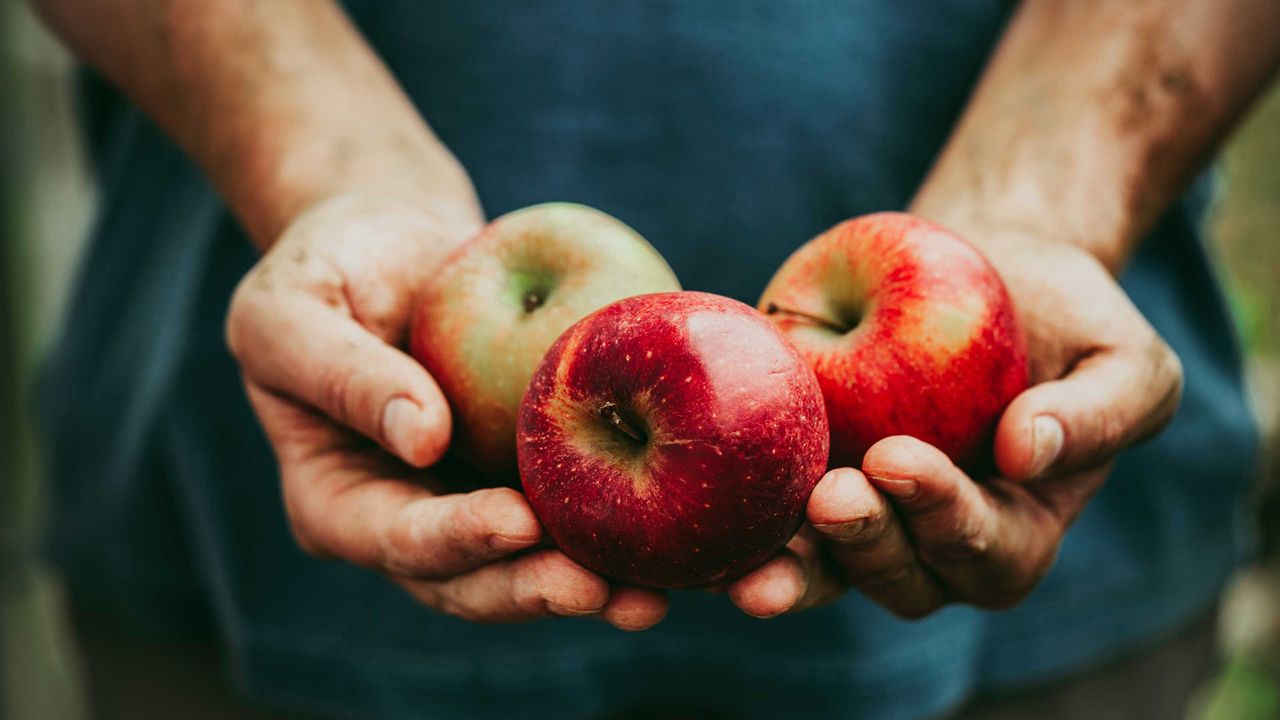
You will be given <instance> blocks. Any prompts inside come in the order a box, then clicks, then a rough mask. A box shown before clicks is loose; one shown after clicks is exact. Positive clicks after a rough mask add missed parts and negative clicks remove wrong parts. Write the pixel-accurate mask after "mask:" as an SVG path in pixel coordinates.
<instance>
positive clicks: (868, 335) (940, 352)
mask: <svg viewBox="0 0 1280 720" xmlns="http://www.w3.org/2000/svg"><path fill="white" fill-rule="evenodd" d="M760 309H761V310H762V311H764V312H765V313H767V314H768V315H769V316H770V317H771V318H772V319H773V321H774V322H775V323H777V324H778V327H780V328H781V329H782V331H783V332H784V333H786V334H787V336H788V337H789V338H790V339H791V341H792V342H793V343H795V345H796V347H797V348H799V349H800V352H801V353H802V354H803V355H804V357H805V359H806V360H808V362H809V364H810V365H811V366H812V367H813V369H814V372H815V373H816V374H817V376H818V382H819V383H820V384H821V385H822V394H823V397H824V398H825V399H826V404H827V418H828V420H829V421H830V423H831V460H832V463H834V464H836V465H855V466H856V465H858V464H860V463H861V462H862V456H863V455H864V454H865V453H866V451H867V449H868V448H869V447H871V445H872V444H874V443H875V442H876V441H878V440H880V439H882V438H885V437H889V436H890V435H912V436H914V437H917V438H919V439H921V440H924V441H926V442H928V443H931V444H932V445H935V446H936V447H938V448H939V449H940V450H942V451H943V452H945V453H946V454H947V455H948V456H949V457H950V458H951V459H952V460H953V461H955V462H956V463H957V464H959V465H960V466H961V467H963V468H965V469H969V470H979V469H982V468H986V467H988V466H989V464H990V461H991V439H992V434H993V432H994V430H995V423H996V421H997V420H998V419H999V417H1000V414H1001V412H1003V411H1004V409H1005V407H1006V406H1008V404H1009V402H1010V401H1011V400H1013V398H1014V396H1016V395H1017V394H1018V393H1020V392H1022V391H1023V390H1024V389H1025V388H1026V387H1027V354H1026V347H1025V343H1024V342H1023V339H1022V335H1021V333H1020V332H1019V330H1018V324H1017V321H1016V319H1015V317H1014V308H1013V305H1012V303H1011V302H1010V300H1009V294H1008V292H1007V291H1006V290H1005V286H1004V283H1003V282H1002V281H1001V280H1000V276H999V275H998V274H997V273H996V271H995V269H994V268H993V267H992V266H991V264H990V263H989V262H987V260H986V258H985V257H983V255H982V254H981V253H980V252H978V251H977V250H976V249H975V248H974V247H973V246H972V245H970V244H969V243H967V242H965V241H964V240H962V239H960V238H959V237H957V236H956V235H954V234H952V233H951V232H949V231H947V230H946V229H944V228H941V227H939V226H937V225H935V224H933V223H930V222H928V221H926V220H923V219H920V218H917V217H914V216H911V215H908V214H905V213H878V214H875V215H867V216H864V217H860V218H855V219H853V220H849V221H846V222H843V223H841V224H839V225H837V226H835V227H833V228H831V229H830V230H828V231H827V232H825V233H823V234H822V235H819V236H818V237H817V238H815V239H813V240H811V241H810V242H808V243H806V244H805V245H803V246H802V247H801V248H800V249H799V250H797V251H796V252H795V253H794V254H793V255H792V256H791V257H790V258H789V259H788V260H787V261H786V263H784V264H783V266H782V267H781V268H780V269H779V270H778V272H777V274H775V275H774V276H773V279H772V280H771V281H770V282H769V286H768V287H767V288H766V289H765V291H764V295H763V296H762V297H761V298H760Z"/></svg>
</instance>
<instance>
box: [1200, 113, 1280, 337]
mask: <svg viewBox="0 0 1280 720" xmlns="http://www.w3.org/2000/svg"><path fill="white" fill-rule="evenodd" d="M1221 168H1222V177H1223V178H1224V182H1225V185H1226V187H1225V188H1224V190H1225V192H1224V193H1223V195H1222V198H1221V202H1220V203H1219V206H1218V208H1217V210H1216V212H1215V214H1214V219H1213V226H1212V231H1213V232H1212V235H1213V237H1214V238H1215V239H1216V241H1217V242H1218V244H1219V249H1220V253H1219V254H1220V256H1221V259H1222V261H1223V268H1222V269H1223V271H1224V273H1225V276H1226V278H1227V283H1228V288H1229V292H1230V294H1231V299H1232V307H1233V309H1234V310H1235V312H1236V320H1237V322H1238V323H1239V326H1240V331H1241V336H1242V337H1243V338H1244V340H1245V342H1246V347H1247V349H1248V350H1249V351H1250V352H1251V353H1255V354H1262V355H1267V356H1270V357H1276V356H1278V355H1280V292H1277V288H1276V286H1277V284H1280V90H1277V89H1273V90H1272V92H1271V93H1270V95H1269V96H1268V97H1267V98H1266V99H1265V100H1264V101H1263V102H1262V103H1261V104H1260V105H1259V106H1258V107H1257V109H1256V110H1255V111H1254V112H1253V114H1252V116H1251V117H1250V118H1249V119H1248V121H1247V122H1246V123H1245V124H1244V126H1243V127H1242V128H1241V129H1240V132H1239V133H1238V134H1237V135H1236V137H1235V138H1234V139H1233V140H1232V142H1231V144H1230V145H1229V146H1228V149H1227V151H1226V153H1225V154H1224V156H1223V159H1222V163H1221Z"/></svg>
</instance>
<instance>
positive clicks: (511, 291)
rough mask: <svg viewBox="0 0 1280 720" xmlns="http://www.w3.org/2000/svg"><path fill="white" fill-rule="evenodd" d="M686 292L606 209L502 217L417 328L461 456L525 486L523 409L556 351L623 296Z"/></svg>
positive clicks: (417, 315) (553, 208)
mask: <svg viewBox="0 0 1280 720" xmlns="http://www.w3.org/2000/svg"><path fill="white" fill-rule="evenodd" d="M679 289H680V283H679V282H678V281H677V280H676V276H675V274H674V273H672V272H671V268H670V267H668V266H667V263H666V261H665V260H663V259H662V256H661V255H659V254H658V251H657V250H654V249H653V247H652V246H651V245H649V243H648V242H646V241H645V239H644V238H643V237H641V236H640V235H639V234H638V233H636V232H635V231H634V230H632V229H631V228H629V227H627V226H626V225H624V224H623V223H621V222H619V221H618V220H616V219H614V218H612V217H610V216H609V215H606V214H605V213H602V212H600V211H598V210H593V209H591V208H589V207H585V206H582V205H575V204H571V203H548V204H544V205H534V206H532V207H528V208H525V209H523V210H517V211H515V212H512V213H509V214H507V215H503V216H502V217H500V218H498V219H496V220H494V221H492V222H490V223H489V224H488V225H487V226H485V228H484V229H483V230H481V232H480V233H479V234H477V235H476V236H475V237H474V238H473V239H471V240H470V241H468V242H467V243H465V244H463V245H462V246H460V247H459V248H458V249H457V250H455V251H454V253H453V254H452V255H450V256H449V257H448V258H447V259H446V260H445V262H444V264H443V265H442V266H441V268H440V271H439V273H438V274H437V275H436V276H435V278H434V279H433V280H432V281H431V282H430V283H429V284H428V285H427V287H426V288H424V290H423V293H422V294H421V295H420V296H419V297H418V299H417V303H416V306H415V310H414V317H413V320H412V325H411V329H410V343H409V344H410V351H411V352H412V354H413V356H414V357H415V358H417V360H418V362H420V363H422V365H423V366H424V367H425V368H426V369H427V371H428V372H430V373H431V376H432V377H433V378H435V381H436V382H437V383H439V385H440V389H441V390H443V391H444V395H445V397H446V398H448V400H449V404H450V409H451V411H452V413H453V420H454V430H453V440H452V443H451V450H450V453H451V455H452V456H453V457H455V458H457V459H459V460H461V461H462V462H463V463H464V464H465V465H466V466H468V468H469V469H470V470H471V474H472V475H473V476H474V475H477V474H478V476H479V479H480V480H481V481H482V482H485V481H487V483H489V484H506V485H513V486H514V485H516V483H517V482H518V478H517V475H516V413H517V411H518V410H519V407H520V399H521V397H523V396H524V391H525V388H526V387H527V386H528V384H529V378H530V377H532V376H533V371H534V368H536V367H537V365H538V362H539V361H540V360H541V359H542V356H543V355H544V354H546V352H547V348H549V347H551V344H552V343H553V342H555V340H556V338H557V337H559V336H560V334H561V333H563V332H564V331H565V329H567V328H568V327H569V326H570V325H572V324H573V323H575V322H577V321H578V320H580V319H581V318H583V317H585V316H586V315H587V314H588V313H590V312H591V311H593V310H596V309H598V308H601V307H604V306H605V305H608V304H609V303H611V302H613V301H615V300H618V299H621V298H624V297H628V296H631V295H637V294H640V293H652V292H662V291H667V290H679Z"/></svg>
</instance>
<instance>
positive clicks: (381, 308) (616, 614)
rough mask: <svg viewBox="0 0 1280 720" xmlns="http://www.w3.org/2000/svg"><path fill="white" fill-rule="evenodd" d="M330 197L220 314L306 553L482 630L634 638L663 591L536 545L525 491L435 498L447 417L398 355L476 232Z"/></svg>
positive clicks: (414, 368)
mask: <svg viewBox="0 0 1280 720" xmlns="http://www.w3.org/2000/svg"><path fill="white" fill-rule="evenodd" d="M479 224H480V219H479V218H478V217H477V218H475V220H474V223H463V224H461V225H460V224H458V223H457V222H454V223H452V224H448V223H444V222H442V221H441V220H440V219H439V218H438V217H437V216H434V215H432V214H430V213H428V212H426V211H424V210H423V209H422V208H421V207H417V206H414V205H413V204H410V203H403V202H399V201H394V200H389V199H386V198H369V197H362V196H344V197H339V198H336V199H333V200H330V201H326V202H324V203H322V204H320V205H318V206H316V207H314V208H312V209H310V210H308V211H307V212H305V213H303V214H302V215H300V216H299V217H298V218H297V219H296V220H295V221H294V222H292V223H291V224H290V225H289V226H288V228H287V229H286V230H285V232H284V233H283V234H282V235H281V237H280V239H279V240H278V241H277V242H276V243H275V244H274V245H273V246H272V248H271V249H270V251H268V252H267V253H266V254H265V255H264V256H263V257H262V259H261V260H260V261H259V263H258V264H257V265H256V266H255V267H254V268H253V270H252V271H251V272H249V273H248V274H247V275H246V276H245V278H244V280H243V281H242V282H241V283H240V286H239V287H238V288H237V290H236V293H235V295H234V297H233V299H232V303H231V308H230V311H229V314H228V319H227V328H226V330H227V340H228V343H229V345H230V347H231V350H232V352H233V354H234V355H235V357H236V359H237V360H238V361H239V363H240V366H241V369H242V372H243V378H244V383H245V387H246V390H247V392H248V395H249V399H250V402H251V403H252V405H253V408H254V410H255V411H256V413H257V415H258V418H259V419H260V421H261V422H262V426H263V428H264V429H265V431H266V434H267V438H268V440H269V441H270V443H271V445H272V447H273V449H274V451H275V454H276V458H277V461H278V463H279V467H280V477H281V482H282V485H283V495H284V502H285V506H286V510H287V512H288V517H289V522H290V525H291V527H292V530H293V533H294V535H295V537H296V538H297V540H298V542H299V544H300V545H301V546H302V547H303V548H304V549H305V550H307V551H308V552H310V553H312V554H315V555H318V556H322V557H330V558H337V559H341V560H345V561H348V562H352V563H355V564H357V565H360V566H362V567H366V568H369V569H372V570H375V571H377V572H380V573H383V574H384V575H386V576H388V577H389V578H390V579H391V580H393V581H394V582H396V583H397V584H399V585H400V586H402V587H404V588H405V589H406V590H407V591H408V592H409V593H411V594H412V595H413V596H414V597H415V598H417V599H418V600H419V601H420V602H422V603H423V604H425V605H427V606H429V607H431V608H434V609H436V610H438V611H440V612H444V613H448V614H451V615H455V616H457V617H461V618H464V619H467V620H473V621H480V622H518V621H523V620H529V619H533V618H539V617H547V616H574V615H599V616H600V617H601V618H603V619H604V620H606V621H608V622H610V623H612V624H613V625H615V626H617V627H620V628H624V629H636V630H638V629H644V628H647V627H650V626H652V625H654V624H656V623H657V622H659V621H660V620H661V619H662V617H663V615H664V614H665V612H666V603H667V600H666V597H665V595H663V594H661V593H658V592H655V591H650V590H643V589H639V588H630V587H621V586H613V587H611V586H610V584H609V583H608V582H607V581H606V580H604V579H603V578H601V577H599V576H597V575H595V574H594V573H591V572H589V571H587V570H586V569H584V568H583V567H581V566H580V565H578V564H577V563H575V562H573V561H572V560H570V559H569V558H568V557H566V556H565V555H564V554H563V553H561V552H559V551H557V550H554V549H550V548H547V547H544V545H545V534H544V532H543V529H542V527H541V526H540V525H539V523H538V521H537V518H536V517H535V516H534V514H533V511H532V510H531V509H530V507H529V504H528V502H526V500H525V498H524V496H523V495H521V494H520V493H518V492H516V491H514V490H511V489H507V488H491V489H483V490H477V491H474V492H467V493H450V492H449V491H448V488H450V487H457V485H458V484H456V483H449V482H447V478H444V477H442V476H441V474H440V471H438V470H435V469H432V468H430V467H428V466H430V465H433V464H434V463H436V461H437V460H439V459H440V457H441V456H442V455H443V454H444V451H445V450H446V448H447V447H448V444H449V436H450V416H449V409H448V405H447V403H446V401H445V398H444V396H443V395H442V394H441V392H440V389H439V387H437V385H436V383H435V381H434V380H432V378H431V376H430V375H429V374H428V373H427V372H426V371H425V370H424V369H423V368H422V366H421V365H419V364H418V363H417V362H416V361H414V360H413V359H412V358H411V357H409V356H408V355H407V354H405V352H404V351H403V350H402V348H403V347H404V346H405V343H406V340H407V334H408V327H409V317H410V313H411V311H412V303H413V298H414V295H415V292H416V291H417V290H418V289H419V288H421V287H422V286H423V284H424V283H426V282H427V280H428V279H429V278H430V277H431V274H432V272H434V270H435V269H436V268H437V267H438V266H439V264H440V262H441V261H442V259H443V258H444V256H445V255H446V254H447V253H448V251H449V250H450V249H451V248H452V247H454V246H456V245H457V243H458V242H459V241H461V240H462V239H465V238H466V237H467V236H469V235H470V234H471V233H473V232H474V231H475V230H477V229H478V227H479Z"/></svg>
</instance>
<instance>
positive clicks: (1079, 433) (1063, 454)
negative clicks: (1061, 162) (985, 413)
mask: <svg viewBox="0 0 1280 720" xmlns="http://www.w3.org/2000/svg"><path fill="white" fill-rule="evenodd" d="M970 237H974V238H976V237H977V235H976V234H974V235H970ZM993 237H997V238H1000V237H1001V236H998V235H995V236H993ZM983 249H984V251H985V252H986V253H987V255H988V257H989V258H990V259H991V261H992V262H993V263H994V264H995V265H996V267H997V269H998V270H999V271H1000V273H1001V275H1002V276H1003V277H1004V279H1005V282H1006V284H1007V285H1008V288H1009V292H1010V294H1011V296H1012V297H1013V300H1014V303H1015V305H1016V306H1017V309H1018V312H1019V319H1020V321H1021V324H1022V327H1023V330H1024V332H1025V334H1026V336H1027V343H1028V351H1029V354H1030V360H1031V378H1032V383H1033V386H1032V387H1031V388H1030V389H1028V390H1026V391H1025V392H1023V393H1022V394H1021V395H1019V396H1018V397H1017V398H1015V399H1014V401H1013V402H1012V403H1011V404H1010V405H1009V407H1008V408H1007V409H1006V410H1005V412H1004V414H1003V416H1001V418H1000V421H999V424H998V426H997V429H996V434H995V460H996V465H997V467H998V469H999V472H1000V475H1001V477H995V478H981V479H979V480H981V481H980V482H978V481H975V479H971V478H969V477H968V476H966V475H965V474H964V473H963V472H961V471H960V470H959V469H958V468H956V466H955V465H953V464H952V463H951V461H950V460H949V459H948V458H947V457H946V455H944V454H943V453H942V452H940V451H939V450H937V449H936V448H934V447H932V446H930V445H928V444H926V443H923V442H921V441H919V440H916V439H914V438H910V437H905V436H898V437H890V438H886V439H884V440H882V441H880V442H878V443H876V444H875V445H874V446H872V447H871V448H870V449H869V450H868V451H867V454H866V456H865V458H864V459H863V463H862V469H861V471H859V470H855V469H852V468H837V469H834V470H831V471H830V472H828V473H827V474H826V476H825V477H823V479H822V480H821V482H820V483H819V484H818V486H817V488H816V489H815V490H814V492H813V495H812V496H811V498H810V500H809V504H808V509H807V519H808V523H807V524H806V526H805V527H804V529H803V530H801V532H800V533H799V534H798V535H797V536H796V537H795V538H794V539H793V540H792V541H791V543H790V544H789V545H788V546H787V549H786V550H784V551H783V552H782V553H780V554H779V555H778V556H777V557H776V558H774V559H773V560H771V561H769V562H768V563H766V564H765V565H763V566H761V567H760V568H758V569H757V570H755V571H753V572H752V573H750V574H749V575H747V576H746V577H744V578H742V579H740V580H738V581H737V582H736V583H734V584H733V585H731V586H730V587H729V594H730V597H731V599H732V600H733V602H734V603H735V604H737V605H738V606H739V607H740V608H741V609H742V610H743V611H745V612H747V613H748V614H751V615H754V616H758V617H769V616H773V615H777V614H779V613H783V612H787V611H795V610H800V609H803V608H807V607H812V606H815V605H820V604H822V603H826V602H830V601H832V600H834V599H836V598H838V597H840V596H841V595H842V594H843V593H844V592H845V591H846V590H847V589H848V588H849V587H855V588H857V589H859V590H861V591H862V592H863V593H865V594H866V595H867V596H869V597H871V598H872V599H874V600H876V601H877V602H879V603H880V604H882V605H884V606H885V607H886V608H888V609H889V610H891V611H892V612H894V613H895V614H897V615H899V616H901V617H904V618H919V617H923V616H925V615H928V614H930V613H932V612H933V611H935V610H937V609H938V608H940V607H942V606H943V605H946V604H948V603H952V602H963V603H969V604H973V605H977V606H979V607H984V608H1007V607H1010V606H1012V605H1015V604H1017V603H1018V602H1019V601H1020V600H1022V599H1023V598H1024V597H1025V596H1026V595H1027V594H1028V593H1029V592H1030V591H1031V590H1032V589H1033V588H1034V587H1035V586H1036V584H1037V583H1038V582H1039V581H1040V579H1041V578H1042V577H1044V575H1045V574H1046V573H1047V572H1048V571H1049V568H1050V567H1051V566H1052V565H1053V562H1054V559H1055V558H1056V557H1057V552H1058V548H1059V546H1060V545H1061V542H1062V537H1063V534H1064V533H1065V532H1066V530H1067V527H1068V526H1069V525H1070V524H1071V522H1072V521H1073V520H1074V519H1075V518H1076V516H1077V515H1078V514H1079V513H1080V511H1081V510H1082V509H1083V508H1084V506H1085V504H1086V503H1087V502H1088V501H1089V499H1090V498H1091V497H1092V496H1093V494H1094V493H1095V492H1096V491H1097V490H1098V488H1099V487H1100V486H1101V485H1102V482H1103V480H1104V479H1105V477H1106V475H1107V472H1108V470H1109V469H1110V466H1111V461H1112V458H1113V457H1114V456H1115V454H1116V453H1118V452H1119V451H1121V450H1123V449H1124V448H1126V447H1128V446H1130V445H1132V444H1134V443H1135V442H1138V441H1140V440H1142V439H1144V438H1147V437H1149V436H1151V435H1153V434H1155V433H1156V432H1158V431H1159V430H1160V428H1162V427H1163V426H1164V424H1165V423H1167V422H1168V420H1169V419H1170V418H1171V417H1172V415H1173V412H1174V410H1175V409H1176V407H1177V404H1178V399H1179V397H1180V394H1181V388H1182V370H1181V366H1180V364H1179V362H1178V359H1177V357H1176V356H1175V355H1174V354H1173V352H1172V351H1171V350H1170V349H1169V347H1168V346H1167V345H1165V343H1164V342H1163V341H1162V340H1161V339H1160V337H1159V336H1158V335H1156V333H1155V330H1154V329H1153V328H1152V327H1151V326H1150V325H1149V324H1148V323H1147V322H1146V320H1145V319H1144V318H1143V317H1142V315H1141V314H1140V313H1139V312H1138V310H1137V308H1135V307H1134V306H1133V305H1132V303H1130V302H1129V299H1128V298H1127V297H1126V296H1125V294H1124V292H1123V291H1122V290H1121V289H1120V287H1119V286H1118V285H1117V284H1116V282H1115V281H1114V280H1113V279H1112V278H1111V276H1110V275H1109V274H1108V273H1107V271H1106V269H1105V268H1104V267H1103V266H1102V265H1101V264H1100V263H1099V262H1098V261H1097V260H1095V259H1094V257H1093V256H1091V255H1089V254H1088V253H1086V252H1084V251H1083V250H1080V249H1078V248H1076V247H1074V246H1070V245H1066V244H1057V243H1045V242H1035V241H1032V240H1028V239H1027V238H1024V237H1011V238H1008V239H1007V240H1003V239H1001V240H996V241H992V242H988V243H986V244H985V245H984V246H983Z"/></svg>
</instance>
